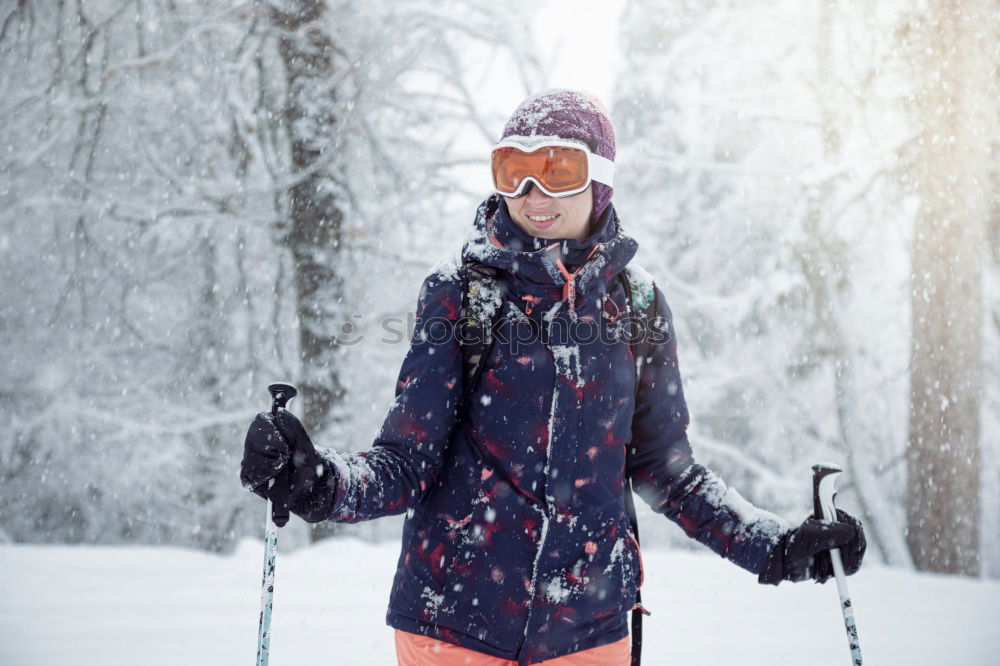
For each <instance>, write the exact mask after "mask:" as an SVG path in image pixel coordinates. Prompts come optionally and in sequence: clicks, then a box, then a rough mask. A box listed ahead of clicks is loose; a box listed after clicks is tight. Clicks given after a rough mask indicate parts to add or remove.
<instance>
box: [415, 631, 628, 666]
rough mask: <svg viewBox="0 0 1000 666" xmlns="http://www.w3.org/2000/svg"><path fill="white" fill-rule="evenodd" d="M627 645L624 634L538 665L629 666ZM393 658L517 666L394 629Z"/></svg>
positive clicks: (434, 665)
mask: <svg viewBox="0 0 1000 666" xmlns="http://www.w3.org/2000/svg"><path fill="white" fill-rule="evenodd" d="M631 647H632V643H631V639H629V637H628V636H626V637H625V638H623V639H621V640H619V641H615V642H614V643H609V644H607V645H602V646H600V647H595V648H591V649H589V650H583V651H582V652H574V653H573V654H568V655H566V656H564V657H557V658H555V659H550V660H548V661H543V662H540V666H629V662H630V660H631V656H630V652H631ZM396 657H397V658H398V659H399V666H517V662H516V661H509V660H507V659H501V658H499V657H491V656H490V655H488V654H483V653H482V652H475V651H474V650H467V649H465V648H462V647H459V646H457V645H452V644H451V643H445V642H443V641H439V640H437V639H436V638H429V637H427V636H421V635H420V634H411V633H409V632H406V631H400V630H399V629H397V630H396Z"/></svg>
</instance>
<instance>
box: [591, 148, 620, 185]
mask: <svg viewBox="0 0 1000 666" xmlns="http://www.w3.org/2000/svg"><path fill="white" fill-rule="evenodd" d="M587 172H588V174H589V175H590V179H591V180H596V181H597V182H598V183H604V184H605V185H607V186H608V187H614V180H615V163H614V162H612V161H611V160H609V159H608V158H607V157H601V156H600V155H595V154H594V153H591V152H588V153H587Z"/></svg>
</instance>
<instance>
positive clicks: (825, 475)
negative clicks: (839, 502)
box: [812, 463, 844, 522]
mask: <svg viewBox="0 0 1000 666" xmlns="http://www.w3.org/2000/svg"><path fill="white" fill-rule="evenodd" d="M812 470H813V518H815V519H816V520H827V521H831V522H834V521H836V520H837V508H836V506H835V505H834V501H835V499H836V497H837V475H838V474H840V473H841V472H842V471H844V470H842V469H840V468H839V467H837V466H836V465H834V464H832V463H818V464H816V465H813V467H812Z"/></svg>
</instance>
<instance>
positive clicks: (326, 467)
mask: <svg viewBox="0 0 1000 666" xmlns="http://www.w3.org/2000/svg"><path fill="white" fill-rule="evenodd" d="M275 425H276V426H277V427H278V430H279V431H280V432H281V434H282V435H283V436H284V438H285V439H286V440H287V441H288V442H289V444H290V445H291V451H292V455H291V459H290V461H289V466H290V468H291V472H290V484H289V490H290V492H289V508H290V509H291V510H292V513H294V514H295V515H297V516H299V517H300V518H302V520H305V521H306V522H309V523H318V522H320V521H323V520H326V519H327V518H329V517H330V513H331V512H332V511H333V502H334V499H335V497H336V493H337V481H338V475H337V471H336V469H335V468H334V466H333V464H332V463H330V461H329V460H327V459H326V458H324V457H323V456H321V455H320V454H319V453H317V452H316V447H315V446H313V443H312V439H311V438H310V437H309V433H308V432H306V429H305V426H303V425H302V422H301V421H299V420H298V419H297V418H296V417H295V415H294V414H292V413H291V412H289V411H287V410H285V409H279V410H278V416H277V418H276V419H275Z"/></svg>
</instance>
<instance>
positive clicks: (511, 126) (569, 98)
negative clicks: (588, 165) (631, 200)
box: [500, 88, 615, 220]
mask: <svg viewBox="0 0 1000 666" xmlns="http://www.w3.org/2000/svg"><path fill="white" fill-rule="evenodd" d="M515 136H556V137H559V138H560V139H572V140H576V141H582V142H583V143H585V144H587V146H588V147H589V148H590V151H591V152H592V153H594V154H596V155H600V156H601V157H606V158H608V159H609V160H611V161H612V162H613V161H614V159H615V128H614V127H613V126H612V125H611V118H610V117H609V116H608V111H607V109H606V108H605V107H604V104H602V103H601V101H600V100H599V99H598V98H597V97H595V96H593V95H590V94H587V93H585V92H582V91H579V90H565V89H562V88H553V89H551V90H545V91H543V92H540V93H538V94H537V95H532V96H531V97H529V98H528V99H526V100H524V101H523V102H521V105H520V106H518V107H517V109H515V110H514V113H513V114H512V115H511V117H510V120H508V121H507V124H506V125H505V126H504V128H503V136H501V137H500V140H501V141H502V140H504V139H506V138H508V137H515ZM590 191H591V194H592V196H593V199H594V211H593V213H592V214H591V220H597V219H599V218H600V217H601V215H602V214H603V213H604V210H605V209H606V208H607V207H608V204H609V203H611V194H612V193H613V192H614V189H613V188H612V187H611V186H610V185H605V184H604V183H598V182H597V181H591V183H590Z"/></svg>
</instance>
